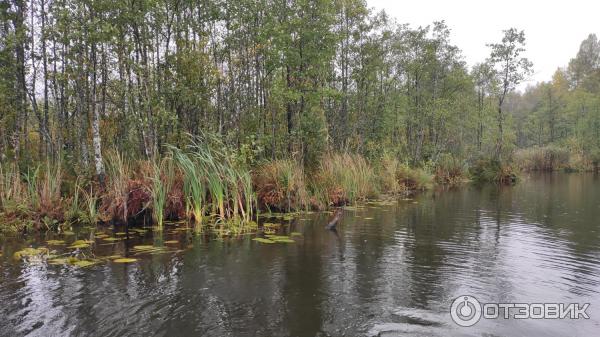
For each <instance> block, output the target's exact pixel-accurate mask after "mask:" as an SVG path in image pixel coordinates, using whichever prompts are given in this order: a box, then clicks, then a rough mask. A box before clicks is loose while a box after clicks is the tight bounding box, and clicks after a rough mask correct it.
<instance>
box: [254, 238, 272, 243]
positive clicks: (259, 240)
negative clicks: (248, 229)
mask: <svg viewBox="0 0 600 337" xmlns="http://www.w3.org/2000/svg"><path fill="white" fill-rule="evenodd" d="M252 241H256V242H260V243H275V241H273V240H269V239H265V238H254V239H252Z"/></svg>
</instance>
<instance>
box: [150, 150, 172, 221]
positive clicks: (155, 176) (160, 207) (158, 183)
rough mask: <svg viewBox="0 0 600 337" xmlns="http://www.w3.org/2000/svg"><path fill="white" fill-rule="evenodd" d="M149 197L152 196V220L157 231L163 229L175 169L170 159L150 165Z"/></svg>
mask: <svg viewBox="0 0 600 337" xmlns="http://www.w3.org/2000/svg"><path fill="white" fill-rule="evenodd" d="M149 178H150V180H151V182H152V183H151V185H150V195H151V196H152V199H151V200H152V218H153V219H154V221H155V222H156V225H157V226H158V228H159V229H162V228H163V224H164V220H165V209H166V205H167V199H168V197H169V191H170V190H171V186H172V185H173V182H174V179H175V167H174V165H173V160H172V159H171V158H165V159H163V160H162V161H161V162H160V163H156V162H153V163H152V176H151V177H149Z"/></svg>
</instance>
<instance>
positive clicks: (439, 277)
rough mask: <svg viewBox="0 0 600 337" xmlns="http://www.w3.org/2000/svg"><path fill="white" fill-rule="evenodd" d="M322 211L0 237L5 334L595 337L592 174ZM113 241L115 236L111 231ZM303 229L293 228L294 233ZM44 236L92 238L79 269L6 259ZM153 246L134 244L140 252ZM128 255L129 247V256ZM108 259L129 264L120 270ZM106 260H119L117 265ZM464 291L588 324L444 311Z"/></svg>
mask: <svg viewBox="0 0 600 337" xmlns="http://www.w3.org/2000/svg"><path fill="white" fill-rule="evenodd" d="M328 217H330V215H329V214H323V213H314V214H301V215H299V216H297V217H295V218H294V219H292V220H289V219H285V220H284V219H281V218H280V219H268V220H264V221H269V222H275V221H279V222H283V223H284V224H285V225H284V226H283V227H282V228H280V230H279V233H280V234H289V233H291V232H297V233H295V236H292V239H293V240H294V242H295V243H276V244H264V243H260V242H257V241H253V240H252V238H253V236H251V235H247V236H244V237H242V238H236V239H224V240H215V239H210V238H207V237H206V236H195V235H193V234H192V233H191V232H189V231H186V230H185V228H182V227H183V225H181V224H179V225H178V226H175V225H168V226H167V228H165V231H164V233H163V234H162V235H158V234H153V233H152V231H151V230H148V231H146V232H144V231H138V232H133V231H129V232H128V234H127V235H121V236H120V237H119V238H123V240H119V241H114V242H110V241H107V240H104V239H106V237H105V236H107V235H109V236H110V237H118V235H115V232H119V231H122V229H119V228H114V229H113V228H105V229H103V232H104V235H103V234H99V233H100V231H99V230H94V229H89V228H83V229H81V230H76V231H75V233H73V234H72V235H69V236H66V237H65V236H60V237H49V236H48V237H28V238H17V239H15V238H10V239H9V238H5V239H0V248H1V249H2V256H1V257H0V336H11V337H15V336H25V335H28V336H219V337H222V336H567V335H569V336H594V335H597V334H598V332H599V331H600V179H599V177H598V176H594V175H585V174H581V175H566V174H548V175H534V176H531V177H526V178H525V179H524V180H523V181H522V182H520V183H519V184H518V185H516V186H513V187H494V186H481V187H478V186H471V185H468V186H464V187H460V188H456V189H452V190H444V191H434V192H430V193H427V194H423V195H419V196H415V197H414V198H411V199H410V200H398V201H395V202H386V203H374V204H366V205H364V207H358V208H349V209H346V210H345V211H344V215H343V218H342V220H341V223H340V224H339V225H338V231H337V233H334V232H331V231H327V230H325V229H324V225H325V224H326V223H327V221H328ZM119 234H120V233H119ZM300 234H301V235H300ZM48 239H59V240H65V241H66V242H67V244H68V243H69V242H72V241H75V240H81V239H83V240H91V241H94V243H93V244H92V246H91V247H90V248H84V249H79V250H74V249H69V248H66V247H65V246H59V247H52V246H49V248H50V250H51V251H54V252H52V254H53V255H61V254H65V252H70V251H76V252H78V254H79V255H78V256H79V257H80V258H84V257H87V258H101V259H103V260H102V261H101V262H100V263H98V264H95V265H92V266H89V267H85V268H80V267H76V266H71V265H61V264H58V265H51V264H48V261H47V260H45V259H44V258H31V259H28V260H27V261H17V260H15V259H14V258H13V253H14V252H16V251H18V250H20V249H22V248H23V247H26V246H32V247H38V246H47V247H48V244H47V243H46V241H47V240H48ZM136 245H137V246H139V245H153V246H158V247H161V246H164V247H166V248H163V249H161V250H151V251H141V252H140V250H139V249H137V250H136V248H134V247H135V246H136ZM138 248H139V247H138ZM110 255H120V256H129V257H131V256H133V257H134V258H137V261H136V262H132V263H126V264H120V263H115V262H112V261H111V258H102V257H106V256H110ZM112 259H114V257H112ZM460 295H471V296H474V297H475V298H477V299H478V300H479V301H480V302H482V303H484V302H486V303H491V302H504V303H511V302H517V303H546V302H557V303H571V302H574V303H590V304H591V305H590V307H589V309H588V310H587V313H588V314H589V316H590V319H580V320H569V319H562V320H540V319H527V320H515V319H508V320H504V319H498V320H486V319H482V320H480V321H479V322H478V323H477V324H476V325H474V326H472V327H468V328H464V327H459V326H458V325H456V324H455V323H453V322H452V320H451V318H450V305H451V303H452V301H453V299H454V298H456V297H457V296H460Z"/></svg>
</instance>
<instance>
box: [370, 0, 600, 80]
mask: <svg viewBox="0 0 600 337" xmlns="http://www.w3.org/2000/svg"><path fill="white" fill-rule="evenodd" d="M367 3H368V5H369V7H374V8H375V9H377V10H381V9H385V11H386V13H388V15H389V16H390V17H393V18H395V19H396V20H397V21H398V23H409V24H411V26H426V25H429V24H431V23H432V22H433V21H440V20H445V21H446V24H447V25H448V27H449V28H450V29H451V30H452V35H451V39H452V43H453V44H455V45H456V46H458V47H459V48H460V49H462V51H463V55H464V56H465V60H466V61H467V63H468V64H469V65H473V64H474V63H476V62H480V61H482V60H484V59H485V58H486V57H487V56H488V55H489V48H488V47H486V43H490V42H496V41H500V39H501V38H502V30H503V29H506V28H509V27H516V28H518V29H523V30H525V36H526V38H527V46H526V48H527V57H528V58H529V59H530V60H531V61H532V62H533V64H534V70H535V73H534V75H533V77H532V80H531V82H533V83H535V82H537V81H547V80H549V79H551V77H552V74H553V73H554V71H555V70H556V68H558V67H564V66H566V65H567V64H568V63H569V60H570V59H571V58H573V57H575V55H576V54H577V51H578V50H579V44H580V43H581V41H583V40H584V39H585V38H586V37H587V36H588V35H589V34H590V33H595V34H596V35H600V0H561V1H558V0H546V1H543V0H540V1H536V0H497V1H489V0H488V1H486V0H410V1H402V0H367Z"/></svg>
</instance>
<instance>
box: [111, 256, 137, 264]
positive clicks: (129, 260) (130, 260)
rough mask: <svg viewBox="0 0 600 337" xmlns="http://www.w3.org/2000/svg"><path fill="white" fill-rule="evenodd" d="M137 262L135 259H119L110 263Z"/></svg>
mask: <svg viewBox="0 0 600 337" xmlns="http://www.w3.org/2000/svg"><path fill="white" fill-rule="evenodd" d="M135 261H137V259H134V258H131V257H123V258H120V259H114V260H113V261H112V262H114V263H132V262H135Z"/></svg>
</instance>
